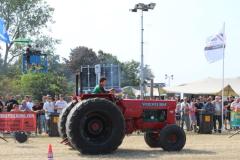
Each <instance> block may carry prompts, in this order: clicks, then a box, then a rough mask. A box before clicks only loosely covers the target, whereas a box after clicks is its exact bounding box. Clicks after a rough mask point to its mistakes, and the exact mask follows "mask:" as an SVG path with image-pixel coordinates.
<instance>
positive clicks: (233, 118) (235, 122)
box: [231, 112, 240, 127]
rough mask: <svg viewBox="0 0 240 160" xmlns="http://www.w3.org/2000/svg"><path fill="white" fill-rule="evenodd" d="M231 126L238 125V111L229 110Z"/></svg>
mask: <svg viewBox="0 0 240 160" xmlns="http://www.w3.org/2000/svg"><path fill="white" fill-rule="evenodd" d="M231 126H233V127H239V126H240V112H231Z"/></svg>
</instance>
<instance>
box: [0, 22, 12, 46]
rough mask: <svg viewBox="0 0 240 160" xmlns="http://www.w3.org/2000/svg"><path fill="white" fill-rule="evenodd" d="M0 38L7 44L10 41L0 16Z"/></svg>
mask: <svg viewBox="0 0 240 160" xmlns="http://www.w3.org/2000/svg"><path fill="white" fill-rule="evenodd" d="M0 40H1V41H3V42H5V43H7V44H9V43H10V39H9V36H8V33H7V31H6V28H5V25H4V21H3V20H2V19H1V18H0Z"/></svg>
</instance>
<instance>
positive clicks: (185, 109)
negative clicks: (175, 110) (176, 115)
mask: <svg viewBox="0 0 240 160" xmlns="http://www.w3.org/2000/svg"><path fill="white" fill-rule="evenodd" d="M181 112H182V124H181V127H182V128H183V127H184V123H185V125H186V128H187V131H191V127H190V119H189V103H188V99H187V97H184V99H183V102H182V103H181Z"/></svg>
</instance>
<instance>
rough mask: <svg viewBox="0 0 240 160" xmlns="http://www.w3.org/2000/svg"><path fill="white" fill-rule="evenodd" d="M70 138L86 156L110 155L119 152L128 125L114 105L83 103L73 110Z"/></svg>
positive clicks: (96, 100) (99, 100)
mask: <svg viewBox="0 0 240 160" xmlns="http://www.w3.org/2000/svg"><path fill="white" fill-rule="evenodd" d="M66 131H67V137H68V140H69V141H70V143H71V144H72V145H73V147H74V148H75V149H77V150H79V151H80V152H81V153H83V154H107V153H111V152H113V151H114V150H116V149H117V148H118V146H119V145H120V144H121V143H122V141H123V138H124V135H125V121H124V117H123V114H122V112H121V111H120V109H119V108H118V107H117V106H116V105H115V104H114V103H112V102H111V101H109V100H106V99H102V98H94V99H87V100H84V101H81V102H80V103H78V104H77V105H75V107H74V108H73V109H72V110H71V112H70V113H69V116H68V118H67V123H66Z"/></svg>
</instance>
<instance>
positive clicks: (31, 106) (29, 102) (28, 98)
mask: <svg viewBox="0 0 240 160" xmlns="http://www.w3.org/2000/svg"><path fill="white" fill-rule="evenodd" d="M25 100H26V103H27V108H28V110H29V111H32V108H33V106H34V103H33V102H32V97H30V96H25Z"/></svg>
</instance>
